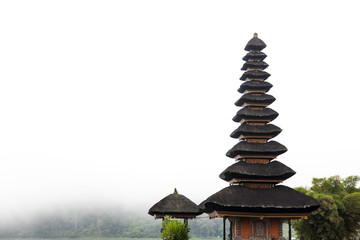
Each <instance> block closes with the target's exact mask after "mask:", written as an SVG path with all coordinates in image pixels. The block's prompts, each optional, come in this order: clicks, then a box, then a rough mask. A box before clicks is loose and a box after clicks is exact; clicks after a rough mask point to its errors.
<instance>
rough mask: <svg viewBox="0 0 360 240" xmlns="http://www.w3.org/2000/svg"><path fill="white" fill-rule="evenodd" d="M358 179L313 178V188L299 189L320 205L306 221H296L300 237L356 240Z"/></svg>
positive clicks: (359, 196)
mask: <svg viewBox="0 0 360 240" xmlns="http://www.w3.org/2000/svg"><path fill="white" fill-rule="evenodd" d="M359 180H360V177H359V176H350V177H347V178H346V179H342V178H340V177H339V176H333V177H330V178H313V181H312V187H311V188H310V189H308V188H304V187H299V188H296V190H298V191H300V192H302V193H305V194H307V195H310V196H312V197H314V198H316V199H317V200H318V201H319V202H320V207H319V208H318V209H317V210H316V211H314V212H312V213H311V214H310V215H309V218H308V219H307V220H303V219H301V220H296V221H294V223H293V227H294V229H295V231H296V232H297V234H298V235H303V236H305V237H306V239H311V240H325V239H326V240H352V239H356V237H357V236H358V235H359V231H360V188H357V187H356V185H357V183H358V182H359Z"/></svg>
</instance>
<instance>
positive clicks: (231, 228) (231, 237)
mask: <svg viewBox="0 0 360 240" xmlns="http://www.w3.org/2000/svg"><path fill="white" fill-rule="evenodd" d="M233 221H235V219H234V220H233ZM233 221H230V219H229V222H230V240H232V239H233Z"/></svg>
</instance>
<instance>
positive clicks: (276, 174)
mask: <svg viewBox="0 0 360 240" xmlns="http://www.w3.org/2000/svg"><path fill="white" fill-rule="evenodd" d="M294 174H295V171H294V170H292V169H291V168H289V167H287V166H286V165H284V164H282V163H280V162H278V161H272V162H270V163H269V164H254V163H252V164H250V163H246V162H244V161H239V162H237V163H234V164H233V165H231V166H230V167H228V168H227V169H225V170H224V171H223V172H222V173H221V174H220V178H221V179H223V180H225V181H230V180H232V179H234V178H236V179H246V180H281V181H283V180H285V179H288V178H289V177H291V176H293V175H294Z"/></svg>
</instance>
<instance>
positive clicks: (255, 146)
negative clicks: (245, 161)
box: [226, 141, 287, 158]
mask: <svg viewBox="0 0 360 240" xmlns="http://www.w3.org/2000/svg"><path fill="white" fill-rule="evenodd" d="M286 151H287V148H286V147H285V146H284V145H282V144H280V143H278V142H276V141H270V142H267V143H249V142H246V141H241V142H239V143H237V144H236V145H235V146H233V147H232V148H231V149H230V150H229V151H228V152H227V153H226V156H228V157H230V158H234V157H236V156H237V155H245V154H246V155H276V156H278V155H280V154H283V153H284V152H286Z"/></svg>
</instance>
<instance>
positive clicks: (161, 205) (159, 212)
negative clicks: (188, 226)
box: [148, 188, 202, 222]
mask: <svg viewBox="0 0 360 240" xmlns="http://www.w3.org/2000/svg"><path fill="white" fill-rule="evenodd" d="M148 213H149V214H150V215H151V216H154V217H155V219H157V218H161V219H164V217H165V216H170V217H173V218H182V219H184V221H185V222H187V220H188V219H193V218H196V216H198V215H200V214H202V212H201V211H200V208H199V206H198V205H197V204H196V203H194V202H193V201H191V200H190V199H188V198H187V197H185V196H184V195H182V194H179V193H178V191H177V189H176V188H175V189H174V193H172V194H169V195H168V196H166V197H164V198H163V199H161V200H160V201H159V202H157V203H155V204H154V205H153V206H152V207H151V208H150V209H149V212H148Z"/></svg>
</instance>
